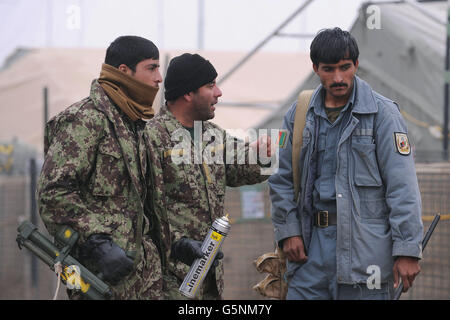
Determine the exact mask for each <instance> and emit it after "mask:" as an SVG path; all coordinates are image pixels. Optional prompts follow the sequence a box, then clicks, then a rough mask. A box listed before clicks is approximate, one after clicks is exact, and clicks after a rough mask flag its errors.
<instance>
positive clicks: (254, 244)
mask: <svg viewBox="0 0 450 320" xmlns="http://www.w3.org/2000/svg"><path fill="white" fill-rule="evenodd" d="M417 174H418V179H419V185H420V190H421V194H422V206H423V220H424V227H425V230H426V229H427V227H428V225H429V224H430V220H431V218H432V217H433V216H434V214H436V213H441V215H442V219H441V221H440V223H439V224H438V227H437V229H436V230H435V233H434V234H433V237H432V238H431V240H430V242H429V244H428V246H427V248H426V250H425V253H424V255H423V260H422V262H421V267H422V271H421V273H420V275H419V276H418V277H417V279H416V281H415V283H414V287H413V288H412V289H411V290H410V291H409V292H408V293H406V294H404V295H403V296H402V299H450V279H449V278H448V277H447V272H448V271H449V270H450V246H448V243H450V220H449V213H450V163H443V164H418V165H417ZM31 182H32V179H31V178H30V177H29V175H26V174H18V175H0V299H51V298H52V297H53V294H54V292H55V288H56V276H55V274H54V273H53V272H52V271H51V270H50V269H49V268H48V267H47V266H46V265H44V264H43V263H42V262H40V261H37V260H36V259H33V258H32V257H31V255H30V254H29V253H28V252H27V250H25V249H24V250H19V249H18V246H17V243H16V241H15V238H16V234H17V232H16V229H17V226H18V225H19V223H20V222H21V221H22V220H23V219H30V217H31V209H32V205H31V203H30V199H31V193H32V191H31V189H32V188H31V187H30V183H31ZM252 190H253V191H252ZM249 191H250V192H249ZM246 202H247V203H246ZM225 209H226V211H227V212H228V213H230V216H231V218H232V228H231V231H230V234H229V236H228V237H227V239H226V241H225V243H224V247H223V252H224V255H225V257H224V263H225V276H224V277H225V292H224V298H225V299H242V300H246V299H263V297H262V296H260V295H259V294H257V293H256V292H255V291H253V290H252V287H253V286H254V285H255V284H256V283H257V282H259V281H260V280H262V279H263V278H264V277H265V275H264V274H260V273H259V272H257V271H256V269H255V267H254V265H253V261H254V260H255V259H256V258H257V257H258V256H260V255H261V254H263V253H266V252H270V251H273V249H274V239H273V227H272V224H271V222H270V218H269V217H270V200H269V195H268V187H267V184H266V183H263V184H261V185H258V186H256V187H255V188H230V189H228V190H227V194H226V208H225ZM252 210H253V211H252ZM261 210H262V213H261V214H262V215H259V213H258V211H261ZM38 224H39V227H40V229H41V231H42V232H44V230H45V229H44V228H43V226H42V224H41V223H40V219H39V220H38ZM58 298H59V299H65V298H66V295H65V290H64V289H63V287H62V288H61V289H60V292H59V295H58Z"/></svg>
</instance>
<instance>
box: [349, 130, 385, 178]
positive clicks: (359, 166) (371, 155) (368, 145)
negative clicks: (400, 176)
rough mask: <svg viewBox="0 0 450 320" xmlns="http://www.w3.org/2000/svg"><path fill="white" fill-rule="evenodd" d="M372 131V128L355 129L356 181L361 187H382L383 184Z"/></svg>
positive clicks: (353, 140) (353, 143)
mask: <svg viewBox="0 0 450 320" xmlns="http://www.w3.org/2000/svg"><path fill="white" fill-rule="evenodd" d="M372 131H373V130H372V129H365V130H361V129H355V132H354V135H353V136H352V155H353V160H354V164H355V171H354V181H355V185H356V186H359V187H380V186H381V185H382V180H381V176H380V171H379V169H378V162H377V156H376V145H375V143H374V142H373V137H372Z"/></svg>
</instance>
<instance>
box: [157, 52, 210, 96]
mask: <svg viewBox="0 0 450 320" xmlns="http://www.w3.org/2000/svg"><path fill="white" fill-rule="evenodd" d="M216 77H217V72H216V69H214V66H213V65H212V64H211V63H210V62H209V61H208V60H205V58H203V57H202V56H200V55H198V54H190V53H184V54H182V55H181V56H178V57H175V58H173V59H172V60H171V61H170V63H169V67H168V68H167V73H166V78H165V79H164V89H165V91H164V97H165V98H166V100H167V101H173V100H175V99H177V98H178V97H181V96H182V95H184V94H186V93H189V92H191V91H194V90H197V89H198V88H200V87H201V86H203V85H205V84H207V83H209V82H212V81H213V80H214V79H215V78H216Z"/></svg>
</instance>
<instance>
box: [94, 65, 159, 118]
mask: <svg viewBox="0 0 450 320" xmlns="http://www.w3.org/2000/svg"><path fill="white" fill-rule="evenodd" d="M98 82H99V83H100V86H101V87H102V88H103V90H105V92H106V95H107V96H108V97H109V98H110V99H111V100H112V101H113V102H114V103H115V104H117V105H118V106H119V108H120V109H122V111H123V112H125V114H126V115H127V116H129V117H130V119H131V120H133V121H136V120H138V119H144V120H148V119H151V118H153V116H154V114H155V111H154V110H153V108H152V105H153V100H154V99H155V96H156V94H157V93H158V88H155V87H152V86H149V85H147V84H145V83H143V82H141V81H139V80H136V79H135V78H133V77H132V76H129V75H128V74H126V73H124V72H122V71H120V70H119V69H117V68H114V67H113V66H110V65H109V64H106V63H104V64H103V65H102V70H101V72H100V77H99V78H98Z"/></svg>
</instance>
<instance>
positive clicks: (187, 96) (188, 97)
mask: <svg viewBox="0 0 450 320" xmlns="http://www.w3.org/2000/svg"><path fill="white" fill-rule="evenodd" d="M193 96H194V92H193V91H191V92H188V93H185V94H184V95H183V98H184V99H185V100H186V101H187V102H192V99H193Z"/></svg>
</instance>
